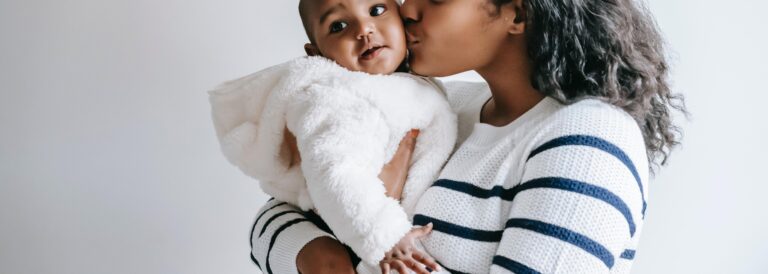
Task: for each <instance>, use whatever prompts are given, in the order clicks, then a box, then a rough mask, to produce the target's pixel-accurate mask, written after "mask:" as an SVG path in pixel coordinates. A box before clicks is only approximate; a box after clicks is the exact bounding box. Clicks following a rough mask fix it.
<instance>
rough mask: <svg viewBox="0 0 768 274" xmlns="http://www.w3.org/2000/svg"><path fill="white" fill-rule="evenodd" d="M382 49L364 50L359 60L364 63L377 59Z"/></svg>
mask: <svg viewBox="0 0 768 274" xmlns="http://www.w3.org/2000/svg"><path fill="white" fill-rule="evenodd" d="M383 49H384V47H373V48H371V49H368V50H366V51H365V52H363V54H362V55H360V59H361V60H364V61H370V60H373V59H374V58H376V57H378V56H379V54H380V53H381V51H382V50H383Z"/></svg>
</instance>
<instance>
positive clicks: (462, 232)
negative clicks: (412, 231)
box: [413, 214, 504, 242]
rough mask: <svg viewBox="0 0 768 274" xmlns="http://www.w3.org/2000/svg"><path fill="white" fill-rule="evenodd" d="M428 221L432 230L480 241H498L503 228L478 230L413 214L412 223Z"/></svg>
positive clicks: (425, 223) (422, 223)
mask: <svg viewBox="0 0 768 274" xmlns="http://www.w3.org/2000/svg"><path fill="white" fill-rule="evenodd" d="M428 223H432V225H433V227H432V230H435V231H440V232H442V233H445V234H449V235H453V236H456V237H460V238H464V239H469V240H474V241H481V242H499V241H501V235H502V234H503V233H504V231H503V230H499V231H489V230H479V229H472V228H468V227H463V226H460V225H457V224H452V223H449V222H446V221H442V220H438V219H435V218H432V217H428V216H424V215H421V214H416V215H415V216H413V224H414V225H427V224H428Z"/></svg>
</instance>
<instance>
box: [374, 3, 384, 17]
mask: <svg viewBox="0 0 768 274" xmlns="http://www.w3.org/2000/svg"><path fill="white" fill-rule="evenodd" d="M386 11H387V7H386V6H384V5H376V6H374V7H373V8H371V16H374V17H375V16H379V15H382V14H384V12H386Z"/></svg>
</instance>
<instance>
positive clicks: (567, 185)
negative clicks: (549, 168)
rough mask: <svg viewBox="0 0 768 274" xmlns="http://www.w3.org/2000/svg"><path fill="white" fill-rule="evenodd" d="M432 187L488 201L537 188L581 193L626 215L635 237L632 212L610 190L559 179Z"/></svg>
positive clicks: (444, 183)
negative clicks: (510, 185) (509, 185)
mask: <svg viewBox="0 0 768 274" xmlns="http://www.w3.org/2000/svg"><path fill="white" fill-rule="evenodd" d="M432 186H436V187H443V188H447V189H451V190H454V191H458V192H462V193H465V194H467V195H471V196H474V197H477V198H485V199H487V198H490V197H500V198H501V199H504V200H507V201H512V200H514V198H515V196H517V194H519V193H520V192H523V191H526V190H530V189H536V188H552V189H559V190H565V191H570V192H574V193H579V194H582V195H586V196H590V197H592V198H595V199H599V200H601V201H604V202H606V203H608V204H609V205H611V206H613V207H614V208H616V210H618V211H619V212H620V213H621V214H622V215H624V219H625V220H626V221H627V225H628V226H629V234H630V235H632V236H634V235H635V230H636V227H635V221H634V218H632V212H631V211H630V210H629V206H627V204H626V203H625V202H624V201H623V200H621V198H619V196H617V195H616V194H613V193H612V192H611V191H609V190H608V189H605V188H602V187H599V186H595V185H591V184H587V183H584V182H579V181H576V180H571V179H566V178H559V177H549V178H539V179H534V180H530V181H527V182H525V183H522V184H519V185H517V186H515V187H513V188H511V189H503V188H502V187H501V186H495V187H493V189H490V190H489V189H483V188H480V187H477V186H475V185H472V184H469V183H464V182H457V181H452V180H446V179H441V180H438V181H437V182H435V183H434V184H433V185H432Z"/></svg>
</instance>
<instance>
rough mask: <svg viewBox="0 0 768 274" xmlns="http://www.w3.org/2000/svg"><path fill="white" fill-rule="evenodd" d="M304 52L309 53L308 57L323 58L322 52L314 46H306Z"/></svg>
mask: <svg viewBox="0 0 768 274" xmlns="http://www.w3.org/2000/svg"><path fill="white" fill-rule="evenodd" d="M304 51H306V52H307V56H323V55H322V54H320V50H319V49H317V47H316V46H315V45H313V44H310V43H307V44H304Z"/></svg>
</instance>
